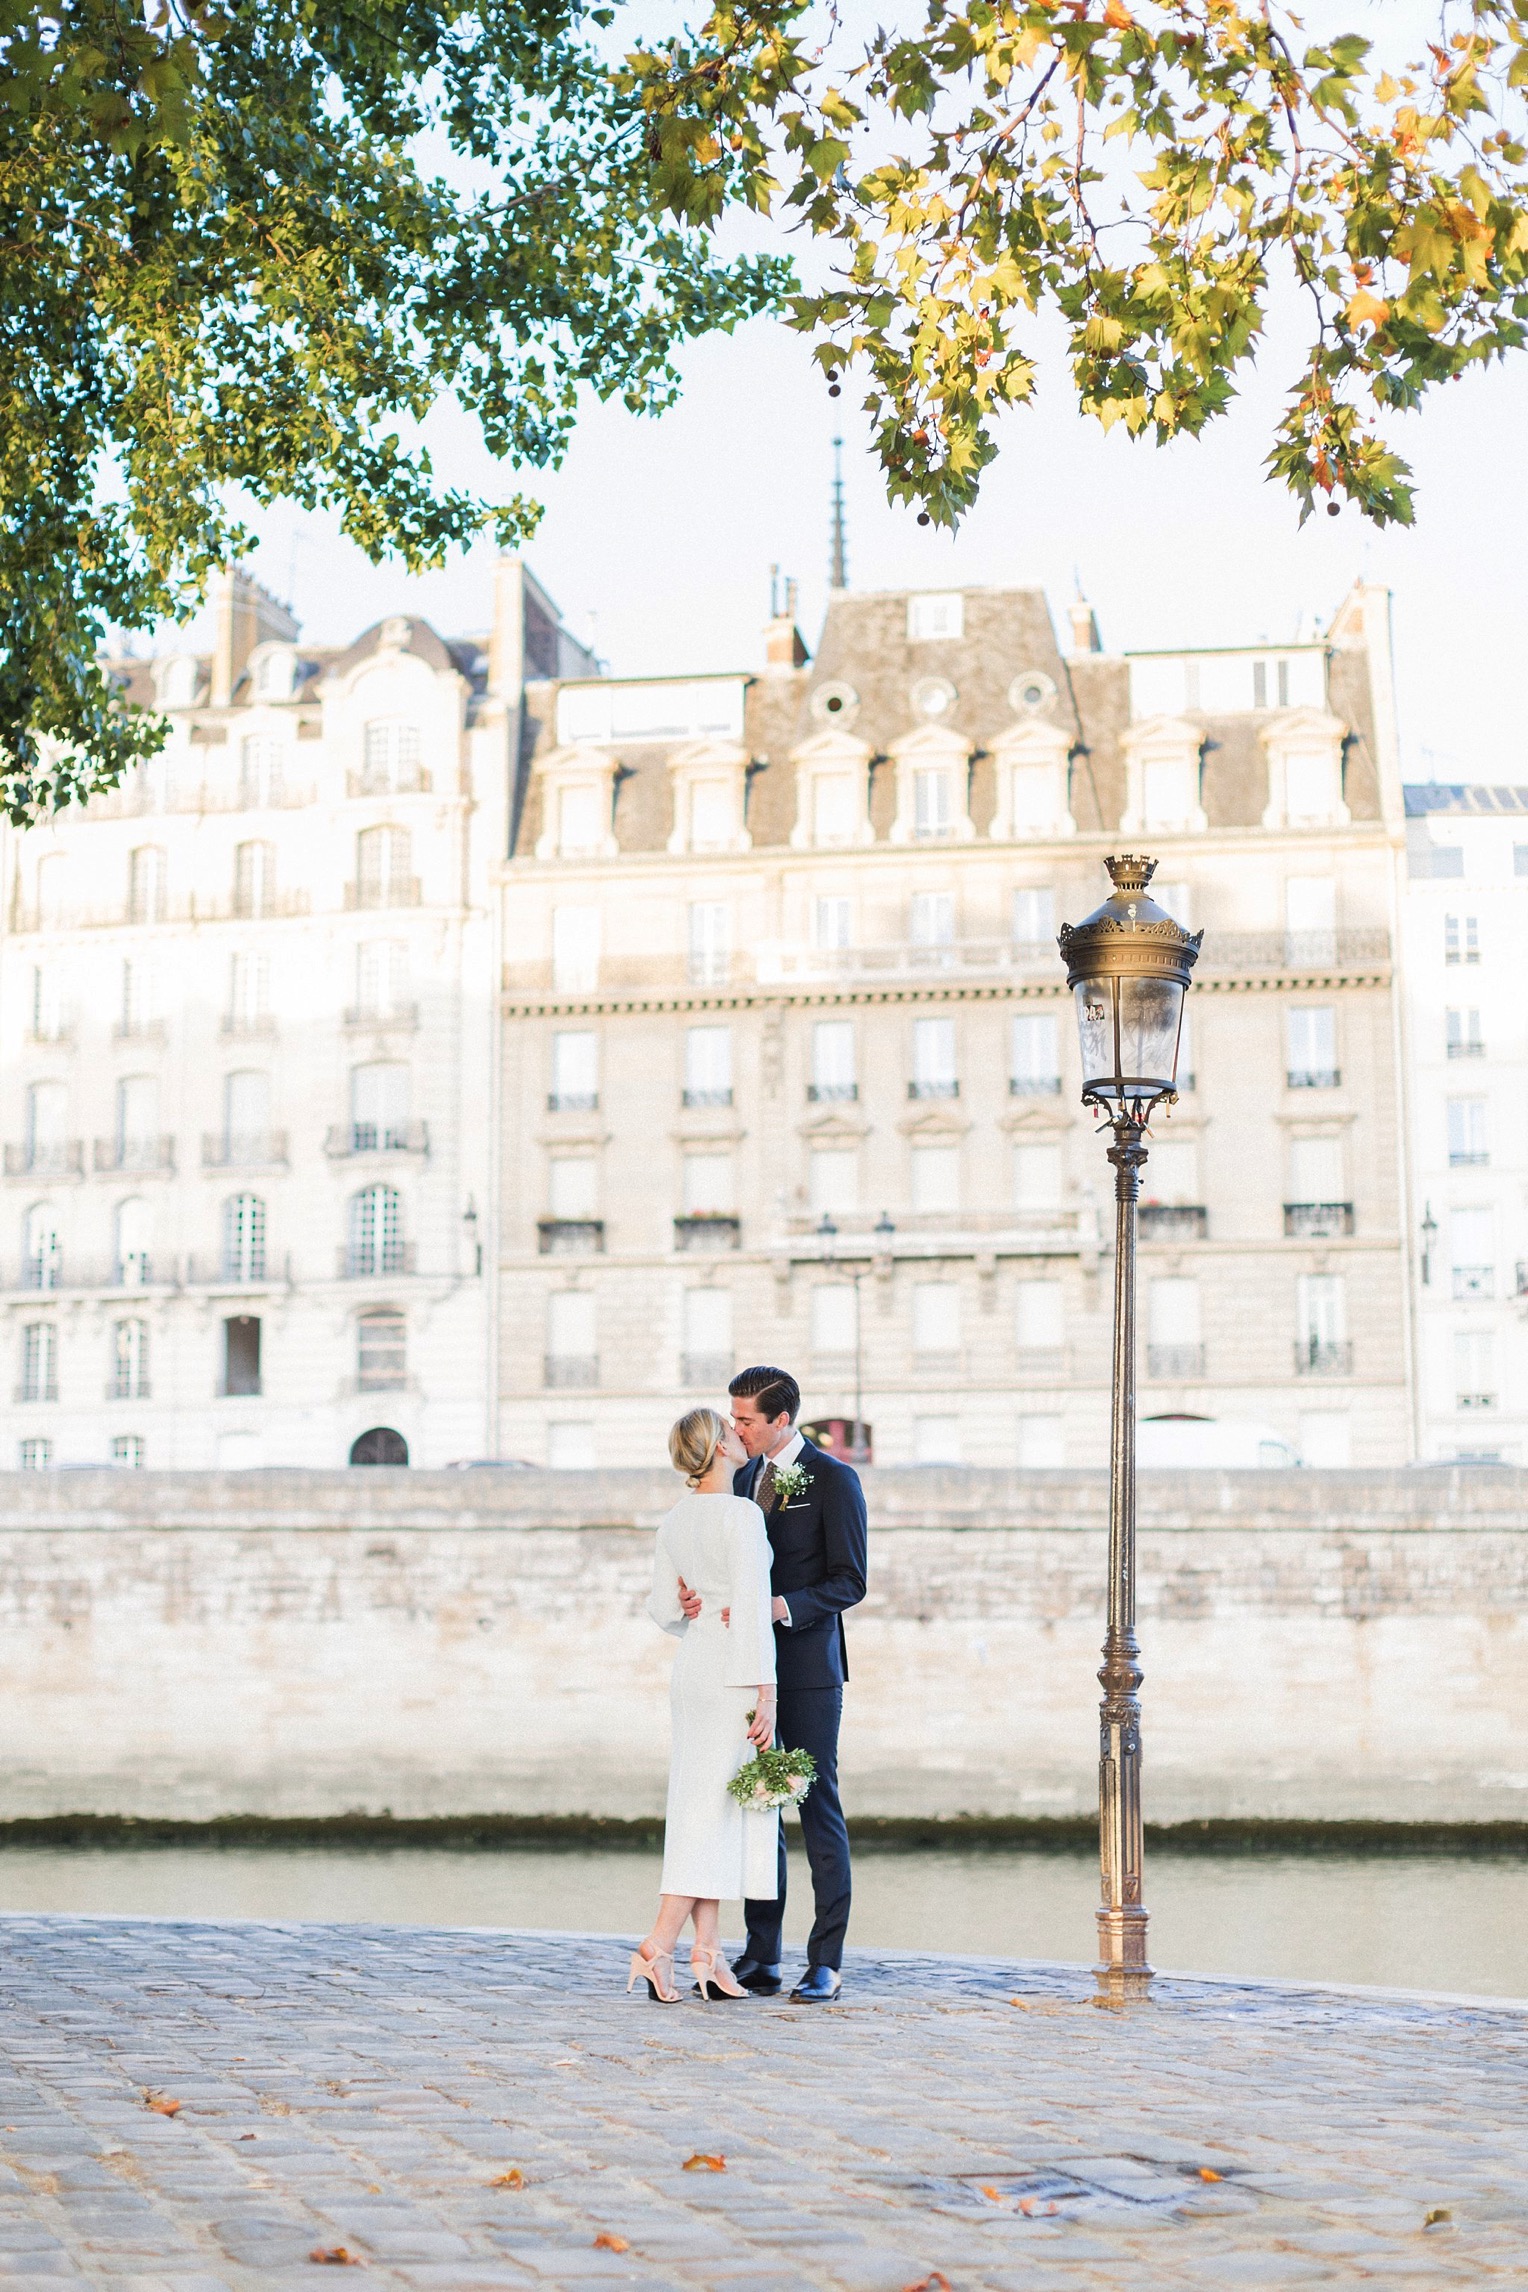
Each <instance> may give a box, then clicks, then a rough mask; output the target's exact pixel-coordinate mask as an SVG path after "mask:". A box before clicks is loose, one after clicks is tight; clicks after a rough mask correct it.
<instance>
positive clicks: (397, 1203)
mask: <svg viewBox="0 0 1528 2292" xmlns="http://www.w3.org/2000/svg"><path fill="white" fill-rule="evenodd" d="M404 1256H405V1252H404V1247H403V1203H402V1201H401V1199H400V1197H399V1193H398V1189H397V1187H396V1186H367V1187H366V1188H365V1189H364V1191H363V1192H361V1193H359V1194H357V1195H356V1196H355V1197H354V1199H353V1200H352V1202H351V1204H350V1234H349V1246H348V1249H347V1252H346V1262H347V1266H348V1270H349V1271H350V1273H351V1274H352V1275H365V1274H371V1273H402V1272H403V1270H404Z"/></svg>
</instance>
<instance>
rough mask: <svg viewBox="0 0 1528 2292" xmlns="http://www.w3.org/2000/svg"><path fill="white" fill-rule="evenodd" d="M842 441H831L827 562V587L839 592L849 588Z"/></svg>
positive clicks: (838, 439) (836, 439)
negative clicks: (830, 513)
mask: <svg viewBox="0 0 1528 2292" xmlns="http://www.w3.org/2000/svg"><path fill="white" fill-rule="evenodd" d="M843 453H844V441H843V439H842V438H835V439H834V440H833V521H832V548H831V552H830V555H829V561H828V587H829V588H830V589H832V590H834V591H835V592H841V591H843V590H845V589H847V588H848V586H849V542H848V536H847V535H846V534H845V532H844V463H843Z"/></svg>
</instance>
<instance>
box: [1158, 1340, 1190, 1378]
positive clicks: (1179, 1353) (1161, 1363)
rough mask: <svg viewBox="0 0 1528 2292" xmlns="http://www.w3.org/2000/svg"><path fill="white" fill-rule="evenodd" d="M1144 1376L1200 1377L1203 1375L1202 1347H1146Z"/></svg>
mask: <svg viewBox="0 0 1528 2292" xmlns="http://www.w3.org/2000/svg"><path fill="white" fill-rule="evenodd" d="M1146 1374H1147V1376H1148V1377H1159V1378H1163V1377H1166V1378H1172V1377H1202V1376H1203V1375H1204V1347H1203V1345H1202V1344H1200V1345H1148V1346H1147V1348H1146Z"/></svg>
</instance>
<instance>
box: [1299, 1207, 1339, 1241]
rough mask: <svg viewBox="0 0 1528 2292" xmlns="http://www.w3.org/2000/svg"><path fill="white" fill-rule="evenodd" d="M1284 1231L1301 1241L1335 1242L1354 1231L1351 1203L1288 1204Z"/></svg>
mask: <svg viewBox="0 0 1528 2292" xmlns="http://www.w3.org/2000/svg"><path fill="white" fill-rule="evenodd" d="M1284 1231H1285V1233H1286V1234H1288V1235H1290V1236H1292V1237H1293V1238H1295V1239H1297V1240H1300V1241H1335V1240H1336V1239H1337V1237H1338V1236H1339V1235H1341V1234H1350V1233H1351V1232H1352V1231H1353V1205H1352V1203H1351V1202H1286V1203H1285V1204H1284Z"/></svg>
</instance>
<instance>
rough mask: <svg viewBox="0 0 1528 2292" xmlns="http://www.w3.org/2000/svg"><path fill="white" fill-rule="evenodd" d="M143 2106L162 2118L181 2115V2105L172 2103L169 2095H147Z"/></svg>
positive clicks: (144, 2097) (175, 2102)
mask: <svg viewBox="0 0 1528 2292" xmlns="http://www.w3.org/2000/svg"><path fill="white" fill-rule="evenodd" d="M143 2105H144V2107H145V2108H146V2109H153V2110H155V2111H156V2112H157V2113H158V2115H159V2116H161V2117H178V2116H179V2115H180V2103H179V2102H178V2101H172V2100H171V2099H170V2096H169V2094H168V2093H145V2094H144V2096H143Z"/></svg>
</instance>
